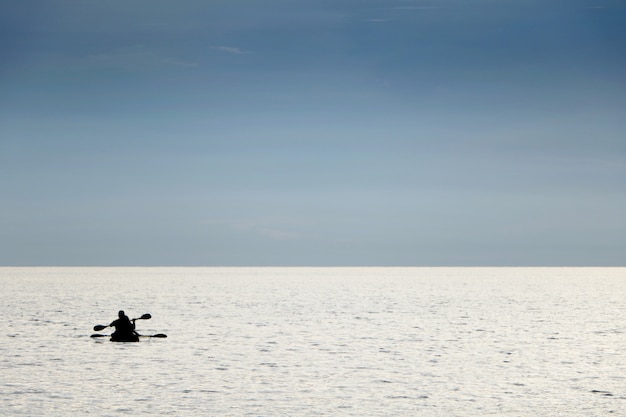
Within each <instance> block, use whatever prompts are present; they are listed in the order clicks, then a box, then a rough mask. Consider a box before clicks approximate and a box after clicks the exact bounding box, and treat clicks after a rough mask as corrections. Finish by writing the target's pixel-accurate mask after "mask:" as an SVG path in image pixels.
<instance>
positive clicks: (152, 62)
mask: <svg viewBox="0 0 626 417" xmlns="http://www.w3.org/2000/svg"><path fill="white" fill-rule="evenodd" d="M83 61H84V62H85V63H87V64H88V65H93V66H107V67H117V68H126V69H145V68H158V67H184V68H195V67H198V66H199V64H198V63H197V62H193V61H188V60H184V59H180V58H177V57H173V56H169V55H167V54H164V53H162V52H160V51H158V50H155V49H151V48H147V47H145V46H143V45H134V46H130V47H126V48H121V49H118V50H117V51H114V52H109V53H101V54H91V55H87V56H86V57H85V58H84V59H83Z"/></svg>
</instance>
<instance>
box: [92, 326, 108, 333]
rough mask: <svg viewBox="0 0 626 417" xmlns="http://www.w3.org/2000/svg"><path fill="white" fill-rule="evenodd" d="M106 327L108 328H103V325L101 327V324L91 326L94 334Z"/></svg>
mask: <svg viewBox="0 0 626 417" xmlns="http://www.w3.org/2000/svg"><path fill="white" fill-rule="evenodd" d="M107 327H109V326H104V325H102V324H97V325H95V326H93V330H94V331H95V332H99V331H100V330H104V329H106V328H107Z"/></svg>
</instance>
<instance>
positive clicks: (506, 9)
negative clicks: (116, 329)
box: [0, 0, 626, 266]
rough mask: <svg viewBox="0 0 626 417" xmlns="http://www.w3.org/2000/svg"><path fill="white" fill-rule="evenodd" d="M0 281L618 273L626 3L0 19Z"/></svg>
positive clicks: (20, 6)
mask: <svg viewBox="0 0 626 417" xmlns="http://www.w3.org/2000/svg"><path fill="white" fill-rule="evenodd" d="M0 51H1V52H0V53H1V58H0V91H2V94H0V195H1V196H2V204H1V205H0V214H1V215H0V265H208V266H212V265H220V266H222V265H259V266H263V265H329V266H335V265H346V266H351V265H382V266H387V265H398V266H405V265H415V266H433V265H452V266H456V265H460V266H472V265H496V266H498V265H558V266H560V265H576V266H578V265H583V266H584V265H589V266H596V265H625V264H626V216H625V215H624V213H626V75H625V74H626V54H625V53H624V51H626V4H625V3H623V2H621V1H617V0H570V1H560V0H544V1H534V0H500V1H495V0H463V1H461V0H432V1H421V0H420V1H413V0H385V1H383V0H360V1H357V0H333V1H327V0H290V1H286V0H255V1H252V0H229V1H218V0H216V1H204V0H203V1H199V0H179V1H171V0H131V1H128V0H125V1H120V0H109V1H106V2H102V1H95V0H80V1H79V0H46V1H43V0H42V1H35V0H29V1H23V2H3V3H2V4H0Z"/></svg>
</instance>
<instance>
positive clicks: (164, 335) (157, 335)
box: [150, 333, 167, 338]
mask: <svg viewBox="0 0 626 417" xmlns="http://www.w3.org/2000/svg"><path fill="white" fill-rule="evenodd" d="M150 337H162V338H165V337H167V335H166V334H163V333H157V334H153V335H152V336H150Z"/></svg>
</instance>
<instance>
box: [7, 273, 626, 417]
mask: <svg viewBox="0 0 626 417" xmlns="http://www.w3.org/2000/svg"><path fill="white" fill-rule="evenodd" d="M625 301H626V268H482V267H477V268H273V267H265V268H160V267H159V268H143V267H138V268H82V267H81V268H79V267H75V268H47V267H45V268H43V267H41V268H21V267H19V268H18V267H10V268H9V267H4V268H0V313H1V315H2V322H1V323H2V325H1V327H0V415H2V416H46V417H49V416H77V415H94V416H137V415H147V416H169V415H171V416H437V417H439V416H444V417H445V416H459V417H472V416H510V417H512V416H519V417H522V416H523V417H528V416H551V417H554V416H568V417H576V416H581V417H582V416H585V417H592V416H626V304H625ZM118 310H125V311H126V313H127V314H128V315H129V317H131V318H135V317H140V316H141V315H143V314H146V313H149V314H150V315H151V316H152V317H151V318H150V319H149V320H138V321H137V331H138V332H139V333H141V334H142V335H146V336H149V335H155V334H166V335H167V338H154V337H153V338H150V337H144V338H142V340H141V341H140V342H139V343H114V342H110V341H109V340H108V338H107V337H91V336H92V334H94V333H100V334H104V335H106V334H108V333H107V332H109V333H110V331H109V329H105V330H103V331H101V332H95V331H94V330H93V327H94V326H95V325H97V324H103V325H107V324H109V323H110V322H111V321H113V320H114V319H115V318H116V317H117V312H118Z"/></svg>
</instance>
